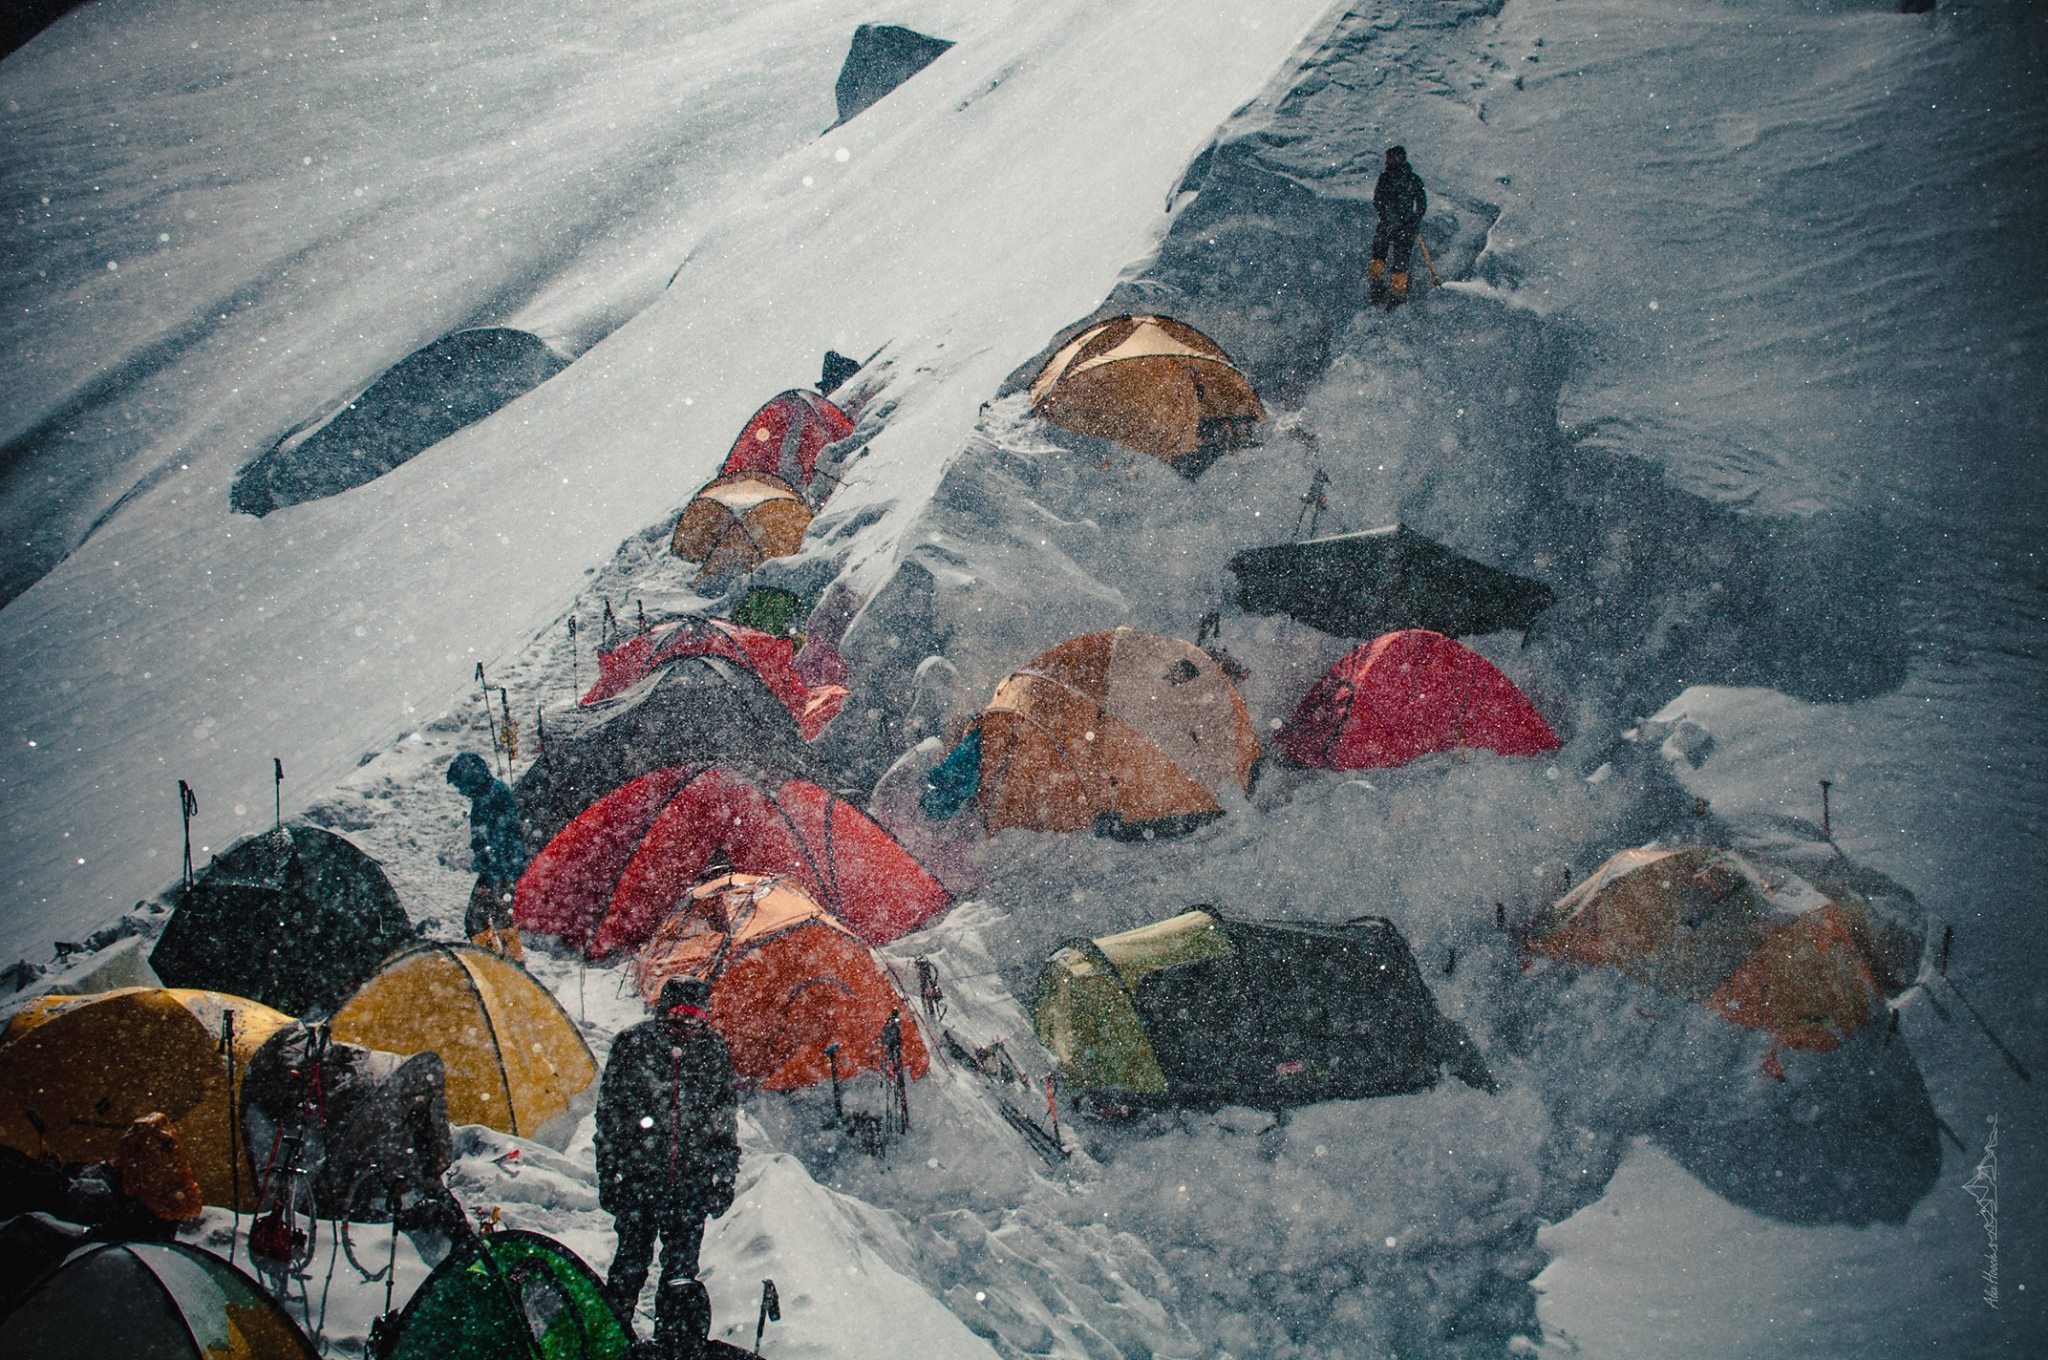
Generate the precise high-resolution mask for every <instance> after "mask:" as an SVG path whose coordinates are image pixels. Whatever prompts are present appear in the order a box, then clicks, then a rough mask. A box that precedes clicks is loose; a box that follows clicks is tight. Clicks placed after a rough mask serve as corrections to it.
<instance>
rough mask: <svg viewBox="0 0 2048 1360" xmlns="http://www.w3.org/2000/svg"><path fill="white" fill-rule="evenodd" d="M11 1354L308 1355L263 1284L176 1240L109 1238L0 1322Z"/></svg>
mask: <svg viewBox="0 0 2048 1360" xmlns="http://www.w3.org/2000/svg"><path fill="white" fill-rule="evenodd" d="M0 1355H5V1356H7V1357H9V1360H77V1357H79V1356H88V1355H89V1356H103V1357H105V1358H106V1360H116V1357H119V1358H120V1360H130V1357H143V1358H146V1360H227V1358H228V1357H234V1360H316V1357H317V1355H318V1352H316V1351H315V1350H314V1349H313V1347H312V1345H311V1344H310V1343H308V1342H307V1340H306V1336H305V1333H304V1332H301V1331H300V1330H299V1326H298V1324H297V1323H296V1322H294V1321H292V1319H291V1318H290V1317H289V1316H288V1315H287V1314H286V1313H285V1311H284V1310H283V1309H282V1308H280V1307H278V1306H277V1304H276V1303H274V1302H273V1301H272V1300H271V1298H270V1296H269V1295H268V1294H266V1293H264V1292H263V1289H262V1286H260V1285H258V1284H257V1283H256V1281H254V1280H252V1279H250V1278H249V1277H248V1276H247V1275H245V1274H243V1273H242V1272H241V1271H240V1270H237V1269H236V1268H235V1267H234V1266H232V1265H229V1264H228V1263H227V1262H226V1261H225V1260H223V1259H221V1258H220V1257H218V1256H215V1255H213V1254H212V1253H210V1252H204V1251H201V1250H199V1248H197V1247H193V1246H187V1245H186V1244H185V1243H183V1242H110V1243H106V1244H103V1245H98V1246H93V1247H90V1248H88V1249H87V1250H84V1251H81V1252H78V1253H76V1254H74V1255H72V1256H71V1257H70V1259H68V1260H66V1261H65V1262H64V1264H63V1265H62V1266H59V1267H56V1268H55V1269H54V1270H52V1271H51V1272H50V1273H49V1274H47V1275H46V1276H44V1277H43V1279H42V1280H41V1281H40V1282H39V1283H37V1284H35V1285H34V1286H33V1287H32V1288H29V1289H27V1290H26V1293H25V1297H23V1298H22V1300H21V1302H20V1303H18V1304H16V1305H15V1307H14V1309H13V1311H12V1312H10V1313H8V1314H7V1316H6V1318H5V1319H4V1320H0Z"/></svg>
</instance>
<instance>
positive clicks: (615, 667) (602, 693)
mask: <svg viewBox="0 0 2048 1360" xmlns="http://www.w3.org/2000/svg"><path fill="white" fill-rule="evenodd" d="M692 656H715V657H723V658H725V659H726V660H728V661H733V662H736V663H738V664H739V665H742V666H745V667H746V668H747V669H748V670H749V671H751V672H753V674H754V675H755V676H756V677H757V678H758V679H759V680H760V681H761V683H762V685H763V686H765V687H766V688H767V690H768V692H769V693H770V694H772V695H774V696H775V698H776V700H777V702H779V703H780V704H781V705H782V706H783V707H784V708H786V709H788V710H789V716H790V717H791V718H792V719H794V720H795V722H796V729H797V734H798V735H799V736H801V737H802V738H803V739H804V740H805V741H815V740H817V738H818V736H819V734H821V733H822V732H823V731H824V730H825V726H826V724H828V723H830V722H831V721H832V719H833V718H835V717H836V716H838V713H839V710H840V708H841V707H842V706H843V705H844V704H845V703H846V696H847V693H848V691H847V688H846V686H844V685H816V686H813V685H808V684H806V683H804V680H803V678H802V677H801V676H799V675H798V674H797V673H796V669H795V667H794V665H793V662H794V660H795V657H796V641H795V639H793V638H789V637H777V636H775V635H774V634H772V633H765V632H763V631H761V630H760V629H758V628H748V627H745V626H744V625H742V624H737V623H733V622H731V621H730V620H727V619H711V618H699V617H686V618H680V619H676V620H673V621H671V622H668V623H665V624H663V625H661V626H660V627H658V628H642V629H641V630H640V631H638V632H636V633H634V634H633V636H631V637H630V638H625V639H623V640H621V641H619V642H617V643H616V644H615V645H613V646H611V647H607V648H602V649H600V650H599V652H598V654H597V665H598V674H597V681H596V683H594V684H593V685H591V687H590V688H589V689H588V690H586V691H585V692H584V694H583V697H582V698H581V699H579V700H577V702H578V703H579V704H583V705H588V704H596V703H602V702H604V701H605V700H607V699H611V698H615V697H617V696H618V695H620V694H623V693H624V692H625V691H627V690H628V689H631V688H632V687H633V686H634V685H636V684H638V683H640V682H641V681H642V680H644V679H646V678H647V677H648V676H650V675H652V674H653V673H654V672H655V671H657V670H659V669H660V668H661V667H663V666H665V665H667V664H668V663H669V662H671V661H679V660H681V659H683V658H685V657H692Z"/></svg>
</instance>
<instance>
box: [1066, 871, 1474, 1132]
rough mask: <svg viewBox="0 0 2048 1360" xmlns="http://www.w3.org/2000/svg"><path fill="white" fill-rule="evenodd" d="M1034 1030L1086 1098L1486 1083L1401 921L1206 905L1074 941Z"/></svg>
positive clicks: (1239, 1096)
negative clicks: (1444, 1073) (1256, 917)
mask: <svg viewBox="0 0 2048 1360" xmlns="http://www.w3.org/2000/svg"><path fill="white" fill-rule="evenodd" d="M1033 1018H1034V1024H1035V1027H1036V1029H1037V1032H1038V1038H1039V1041H1040V1042H1041V1043H1043V1044H1044V1045H1045V1047H1046V1049H1047V1050H1048V1051H1049V1052H1051V1053H1052V1055H1053V1056H1054V1058H1055V1059H1056V1060H1057V1061H1058V1063H1059V1066H1060V1079H1061V1081H1062V1083H1063V1084H1064V1085H1065V1086H1066V1087H1067V1089H1068V1090H1069V1091H1070V1092H1072V1093H1074V1094H1075V1095H1076V1096H1077V1097H1079V1098H1080V1099H1081V1100H1082V1101H1083V1102H1084V1103H1085V1104H1089V1105H1093V1106H1096V1107H1098V1108H1100V1107H1115V1106H1124V1105H1219V1104H1245V1105H1257V1106H1275V1107H1277V1106H1283V1105H1301V1104H1307V1103H1309V1102H1312V1101H1318V1100H1335V1099H1355V1098H1358V1097H1361V1096H1374V1095H1390V1094H1394V1093H1396V1092H1401V1091H1414V1090H1420V1089H1422V1088H1424V1087H1428V1086H1433V1085H1435V1084H1436V1081H1437V1077H1438V1074H1439V1070H1440V1068H1441V1066H1442V1065H1443V1064H1444V1063H1445V1062H1447V1061H1448V1062H1451V1063H1452V1064H1453V1065H1454V1070H1455V1071H1456V1072H1457V1074H1458V1075H1459V1076H1461V1077H1463V1078H1464V1079H1466V1080H1468V1081H1470V1082H1472V1084H1474V1085H1482V1086H1490V1085H1491V1079H1490V1078H1488V1077H1487V1076H1486V1075H1485V1070H1484V1064H1483V1063H1481V1062H1480V1061H1479V1060H1478V1058H1477V1055H1476V1054H1474V1053H1472V1052H1471V1050H1470V1045H1469V1043H1468V1042H1467V1041H1466V1040H1465V1038H1464V1036H1463V1035H1462V1033H1460V1032H1459V1030H1458V1029H1457V1027H1456V1026H1455V1025H1453V1024H1451V1023H1450V1022H1449V1021H1447V1020H1445V1019H1444V1017H1443V1015H1442V1014H1441V1013H1440V1012H1439V1011H1438V1010H1437V1007H1436V1001H1435V999H1434V998H1433V997H1431V995H1430V993H1429V988H1428V987H1427V985H1425V984H1424V982H1423V980H1422V973H1421V970H1420V969H1418V968H1417V967H1416V965H1415V958H1414V956H1413V955H1412V954H1411V953H1410V952H1409V950H1408V945H1407V942H1406V941H1405V940H1403V939H1402V938H1401V935H1400V932H1399V931H1397V930H1395V929H1394V927H1393V925H1392V923H1390V922H1388V921H1386V920H1384V919H1382V918H1380V917H1377V916H1362V917H1358V918H1356V919H1354V920H1351V921H1346V922H1344V923H1343V924H1341V925H1315V924H1307V923H1299V922H1287V921H1239V920H1232V919H1228V918H1226V917H1224V916H1222V915H1221V914H1219V913H1218V912H1217V911H1216V910H1215V909H1214V908H1210V907H1197V908H1194V909H1192V910H1189V911H1186V912H1183V913H1182V914H1181V915H1179V916H1176V917H1173V918H1172V919H1170V920H1166V921H1159V922H1155V923H1153V924H1152V925H1148V926H1142V927H1140V928H1138V929H1136V930H1131V931H1126V932H1124V933H1123V934H1121V935H1110V936H1106V937H1104V938H1102V939H1097V940H1076V941H1073V942H1072V943H1070V944H1068V945H1066V946H1065V947H1063V948H1062V949H1060V950H1059V951H1058V952H1057V953H1055V954H1054V955H1053V956H1052V958H1051V959H1050V960H1049V961H1048V962H1047V964H1046V966H1045V968H1044V970H1043V972H1042V973H1041V974H1040V976H1039V984H1038V996H1037V1002H1036V1005H1035V1007H1034V1017H1033Z"/></svg>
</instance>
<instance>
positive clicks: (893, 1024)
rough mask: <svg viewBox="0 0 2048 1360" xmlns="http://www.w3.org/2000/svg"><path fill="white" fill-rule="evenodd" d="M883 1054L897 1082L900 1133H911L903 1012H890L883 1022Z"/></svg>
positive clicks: (898, 1127)
mask: <svg viewBox="0 0 2048 1360" xmlns="http://www.w3.org/2000/svg"><path fill="white" fill-rule="evenodd" d="M882 1053H883V1055H884V1056H885V1057H886V1058H887V1059H888V1062H889V1070H890V1073H891V1074H892V1075H893V1076H894V1078H895V1081H896V1109H897V1112H898V1114H899V1116H900V1118H901V1122H900V1123H899V1124H898V1125H897V1129H896V1131H897V1132H898V1133H909V1132H910V1083H909V1081H908V1080H906V1079H905V1078H904V1075H903V1012H902V1011H890V1012H889V1018H888V1019H887V1020H885V1021H883V1022H882Z"/></svg>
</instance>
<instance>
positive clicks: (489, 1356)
mask: <svg viewBox="0 0 2048 1360" xmlns="http://www.w3.org/2000/svg"><path fill="white" fill-rule="evenodd" d="M632 1345H633V1329H632V1325H631V1323H630V1321H629V1320H627V1319H623V1318H621V1317H620V1316H619V1315H618V1312H617V1311H616V1310H615V1309H614V1308H613V1307H612V1305H611V1303H610V1302H609V1301H608V1300H607V1299H606V1297H605V1292H604V1282H603V1281H602V1280H600V1279H598V1277H597V1275H596V1274H595V1273H594V1272H592V1270H591V1269H590V1267H589V1266H587V1265H585V1264H584V1263H583V1261H582V1259H581V1258H580V1257H578V1256H577V1255H576V1254H575V1253H574V1252H572V1251H570V1250H569V1249H568V1248H567V1247H565V1246H563V1245H562V1244H561V1243H560V1242H557V1241H555V1240H554V1239H552V1238H549V1237H544V1236H542V1235H541V1234H539V1233H533V1232H523V1231H520V1230H519V1229H508V1230H504V1231H500V1232H493V1233H487V1234H484V1235H482V1236H470V1237H467V1238H464V1239H462V1240H461V1241H459V1242H457V1243H456V1245H455V1249H454V1250H453V1251H451V1252H449V1254H448V1256H447V1258H446V1259H444V1260H443V1261H442V1262H441V1263H440V1264H439V1265H438V1266H436V1267H435V1268H434V1272H433V1274H431V1275H429V1276H428V1277H427V1278H426V1281H425V1282H424V1283H423V1284H421V1285H420V1287H419V1288H418V1290H416V1291H415V1292H414V1293H413V1296H412V1298H411V1299H409V1300H407V1301H406V1305H405V1307H404V1309H403V1310H401V1312H400V1313H399V1315H398V1321H397V1323H396V1325H395V1326H394V1327H393V1329H392V1334H391V1338H390V1343H389V1346H388V1348H387V1349H385V1350H384V1351H383V1352H381V1357H380V1360H557V1358H558V1357H559V1358H560V1360H569V1357H575V1360H622V1357H623V1356H624V1355H625V1354H626V1352H627V1351H628V1349H630V1348H631V1347H632ZM714 1353H716V1352H715V1351H714Z"/></svg>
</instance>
